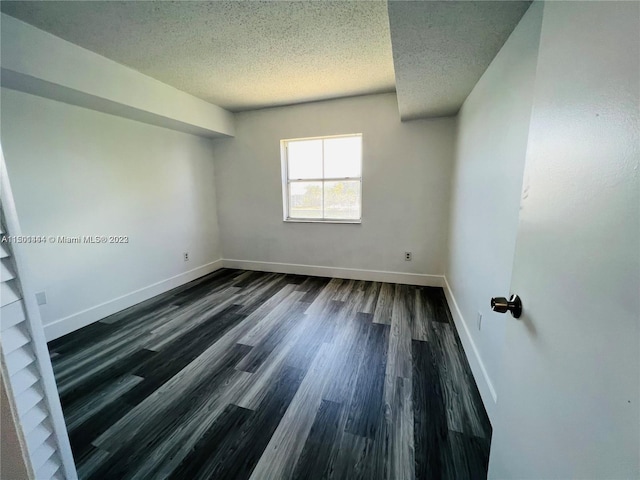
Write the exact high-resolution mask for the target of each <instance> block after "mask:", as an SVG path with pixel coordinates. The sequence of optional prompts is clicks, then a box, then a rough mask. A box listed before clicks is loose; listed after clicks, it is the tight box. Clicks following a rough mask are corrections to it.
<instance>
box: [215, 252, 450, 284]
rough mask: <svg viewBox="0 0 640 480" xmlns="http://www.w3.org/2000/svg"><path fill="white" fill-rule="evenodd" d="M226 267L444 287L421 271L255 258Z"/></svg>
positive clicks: (438, 278)
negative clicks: (304, 263)
mask: <svg viewBox="0 0 640 480" xmlns="http://www.w3.org/2000/svg"><path fill="white" fill-rule="evenodd" d="M223 264H224V266H225V268H238V269H240V270H257V271H259V272H272V273H291V274H296V275H310V276H313V277H331V278H346V279H348V280H366V281H369V282H387V283H404V284H407V285H422V286H426V287H442V286H443V280H444V277H443V276H442V275H425V274H421V273H405V272H387V271H380V270H362V269H357V268H340V267H323V266H319V265H301V264H297V263H277V262H258V261H253V260H235V259H227V258H225V259H224V260H223Z"/></svg>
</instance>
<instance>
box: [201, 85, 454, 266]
mask: <svg viewBox="0 0 640 480" xmlns="http://www.w3.org/2000/svg"><path fill="white" fill-rule="evenodd" d="M345 133H362V134H363V186H362V189H363V206H362V224H360V225H345V224H308V223H306V224H305V223H285V222H283V220H282V177H281V168H280V140H281V139H287V138H300V137H312V136H321V135H335V134H345ZM454 135H455V121H454V119H452V118H445V119H436V120H418V121H412V122H406V123H401V122H400V119H399V115H398V106H397V102H396V97H395V94H386V95H371V96H364V97H356V98H350V99H343V100H333V101H326V102H318V103H311V104H306V105H298V106H291V107H282V108H274V109H267V110H259V111H254V112H247V113H240V114H238V115H237V116H236V137H235V138H233V139H221V140H214V141H213V143H214V158H215V162H216V192H217V195H218V207H219V210H218V215H219V221H220V231H221V239H222V249H223V251H224V256H225V258H228V259H238V260H251V261H261V262H279V263H290V264H302V265H314V266H327V267H344V268H355V269H366V270H382V271H392V272H406V273H420V274H442V273H443V272H444V259H445V252H446V236H447V217H448V201H449V186H450V175H451V164H452V156H453V143H454ZM405 251H412V252H413V261H412V262H406V261H405V260H404V252H405Z"/></svg>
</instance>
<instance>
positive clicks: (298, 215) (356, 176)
mask: <svg viewBox="0 0 640 480" xmlns="http://www.w3.org/2000/svg"><path fill="white" fill-rule="evenodd" d="M280 143H281V147H282V148H281V149H282V179H283V180H282V197H283V201H284V220H285V221H293V222H295V221H298V222H299V221H302V222H344V223H359V222H360V218H361V214H362V134H353V135H340V136H335V137H319V138H303V139H295V140H282V141H281V142H280Z"/></svg>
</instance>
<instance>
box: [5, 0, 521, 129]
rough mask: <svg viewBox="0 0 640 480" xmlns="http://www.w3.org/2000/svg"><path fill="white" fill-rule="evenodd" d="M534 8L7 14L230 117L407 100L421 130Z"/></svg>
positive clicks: (297, 5)
mask: <svg viewBox="0 0 640 480" xmlns="http://www.w3.org/2000/svg"><path fill="white" fill-rule="evenodd" d="M529 4H530V2H526V1H454V0H446V1H432V0H425V1H412V2H407V1H396V0H391V1H390V2H389V5H388V9H387V3H386V2H384V1H375V0H374V1H347V0H338V1H327V0H320V1H308V0H305V1H292V2H289V1H287V2H285V1H230V2H227V1H213V2H206V1H178V2H173V1H126V2H121V1H5V0H2V1H0V8H1V10H2V12H4V13H6V14H8V15H11V16H13V17H16V18H18V19H20V20H23V21H25V22H27V23H30V24H32V25H34V26H35V27H37V28H40V29H42V30H45V31H48V32H50V33H52V34H54V35H56V36H58V37H61V38H64V39H65V40H68V41H70V42H72V43H75V44H77V45H80V46H82V47H84V48H87V49H89V50H92V51H94V52H96V53H99V54H101V55H103V56H105V57H107V58H110V59H112V60H114V61H116V62H118V63H121V64H123V65H127V66H129V67H131V68H134V69H135V70H138V71H140V72H142V73H145V74H147V75H149V76H151V77H153V78H155V79H157V80H160V81H162V82H164V83H167V84H169V85H172V86H174V87H176V88H178V89H180V90H183V91H185V92H188V93H190V94H192V95H195V96H197V97H200V98H202V99H204V100H206V101H209V102H211V103H214V104H216V105H219V106H221V107H223V108H226V109H228V110H231V111H241V110H252V109H256V108H264V107H270V106H276V105H288V104H294V103H301V102H307V101H314V100H322V99H328V98H338V97H345V96H352V95H362V94H369V93H380V92H389V91H394V90H397V92H398V104H399V109H400V114H401V116H402V118H403V119H411V118H419V117H430V116H431V117H432V116H444V115H452V114H455V113H456V112H457V111H458V109H459V108H460V106H461V105H462V102H463V101H464V99H465V98H466V97H467V95H468V94H469V92H471V90H472V89H473V86H474V85H475V84H476V82H477V81H478V79H479V78H480V76H481V75H482V73H483V72H484V71H485V69H486V67H487V66H488V65H489V63H490V62H491V60H492V59H493V58H494V57H495V55H496V53H497V52H498V51H499V50H500V48H501V47H502V45H503V44H504V42H505V41H506V39H507V37H508V36H509V34H510V33H511V31H512V30H513V29H514V28H515V26H516V24H517V23H518V21H519V20H520V17H522V15H523V14H524V12H525V11H526V9H527V8H528V6H529ZM390 30H391V32H390ZM392 44H393V54H392ZM394 67H395V75H394Z"/></svg>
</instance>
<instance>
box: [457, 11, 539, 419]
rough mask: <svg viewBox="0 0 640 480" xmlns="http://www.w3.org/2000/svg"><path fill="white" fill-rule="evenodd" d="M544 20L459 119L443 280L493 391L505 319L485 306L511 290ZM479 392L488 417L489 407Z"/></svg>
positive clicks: (512, 41)
mask: <svg viewBox="0 0 640 480" xmlns="http://www.w3.org/2000/svg"><path fill="white" fill-rule="evenodd" d="M541 20H542V4H538V3H535V4H534V5H532V7H531V8H530V9H529V10H528V11H527V13H526V14H525V16H524V17H523V19H522V21H521V22H520V24H518V26H517V27H516V29H515V30H514V32H513V33H512V35H511V36H510V37H509V39H508V40H507V42H506V43H505V45H504V46H503V48H502V49H501V50H500V52H499V53H498V55H497V56H496V58H495V59H494V60H493V62H492V63H491V65H490V66H489V68H488V69H487V70H486V72H485V73H484V75H483V76H482V78H481V79H480V81H479V82H478V83H477V85H476V86H475V87H474V89H473V91H472V92H471V94H470V95H469V97H467V99H466V101H465V102H464V105H463V107H462V109H461V111H460V114H459V117H458V136H457V145H456V156H455V168H454V174H453V187H452V198H451V220H450V235H449V257H448V266H447V271H446V278H447V281H448V282H449V285H450V286H451V290H452V293H453V295H454V297H455V299H456V302H457V304H458V307H459V308H460V311H461V313H462V316H463V318H464V321H465V323H466V325H467V328H468V329H469V331H470V332H471V337H472V341H473V342H474V343H475V346H476V349H477V351H478V353H479V356H480V362H481V364H483V365H484V368H485V370H486V374H487V376H488V380H489V382H490V383H491V384H492V386H493V388H494V389H496V390H498V391H499V388H498V386H497V385H496V384H497V383H498V381H499V380H498V379H499V375H500V365H501V355H502V346H503V342H504V332H505V321H506V317H505V316H504V315H501V314H496V313H493V312H492V311H491V309H490V308H489V300H490V298H491V297H492V296H504V295H507V294H508V293H509V286H510V283H511V271H512V262H513V255H514V251H515V242H516V230H517V226H518V213H519V204H520V192H521V189H522V175H523V171H524V160H525V153H526V147H527V137H528V133H529V120H530V115H531V107H532V99H533V84H534V78H535V72H536V62H537V54H538V43H539V37H540V25H541ZM478 312H481V313H482V324H481V330H478V328H477V313H478ZM476 373H477V372H476ZM481 392H482V393H483V399H484V401H485V405H486V406H487V410H488V413H489V415H490V417H493V411H494V407H495V405H494V400H493V398H491V395H488V393H487V391H486V389H485V391H483V389H482V388H481Z"/></svg>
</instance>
